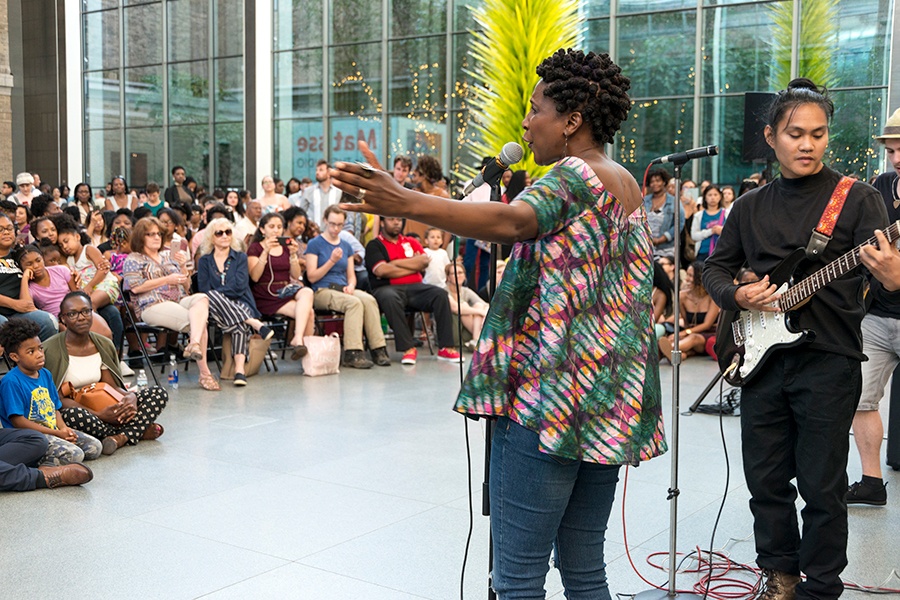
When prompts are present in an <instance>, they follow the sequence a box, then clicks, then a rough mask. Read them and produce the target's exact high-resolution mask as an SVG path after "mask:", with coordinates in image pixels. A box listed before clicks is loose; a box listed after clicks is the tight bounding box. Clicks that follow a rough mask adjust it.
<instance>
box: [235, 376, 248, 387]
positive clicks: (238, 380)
mask: <svg viewBox="0 0 900 600" xmlns="http://www.w3.org/2000/svg"><path fill="white" fill-rule="evenodd" d="M245 385H247V376H246V375H244V374H243V373H235V374H234V387H244V386H245Z"/></svg>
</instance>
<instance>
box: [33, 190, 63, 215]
mask: <svg viewBox="0 0 900 600" xmlns="http://www.w3.org/2000/svg"><path fill="white" fill-rule="evenodd" d="M61 212H62V209H60V208H59V205H58V204H57V203H56V202H54V201H53V198H52V197H51V196H48V195H46V194H41V195H40V196H37V197H36V198H33V199H32V200H31V214H32V215H33V216H34V217H52V216H53V215H58V214H59V213H61Z"/></svg>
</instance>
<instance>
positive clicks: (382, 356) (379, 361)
mask: <svg viewBox="0 0 900 600" xmlns="http://www.w3.org/2000/svg"><path fill="white" fill-rule="evenodd" d="M372 361H373V362H374V363H375V364H376V365H378V366H379V367H389V366H391V357H390V356H388V353H387V348H385V347H384V346H382V347H381V348H375V349H374V350H372Z"/></svg>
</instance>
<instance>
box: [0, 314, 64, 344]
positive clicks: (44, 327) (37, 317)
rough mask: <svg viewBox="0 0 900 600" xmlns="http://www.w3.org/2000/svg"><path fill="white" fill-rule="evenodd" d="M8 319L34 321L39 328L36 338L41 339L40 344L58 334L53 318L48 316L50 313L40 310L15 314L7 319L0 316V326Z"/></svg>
mask: <svg viewBox="0 0 900 600" xmlns="http://www.w3.org/2000/svg"><path fill="white" fill-rule="evenodd" d="M9 319H28V320H29V321H34V322H35V323H37V324H38V325H40V326H41V331H40V333H38V337H39V338H41V341H42V342H46V341H47V340H49V339H50V338H51V337H53V336H54V335H56V334H57V333H59V328H58V327H57V325H56V321H55V320H54V319H53V317H51V316H50V313H48V312H44V311H42V310H33V311H31V312H27V313H15V314H13V315H10V316H9V317H4V316H3V315H0V325H3V324H4V323H6V322H7V321H8V320H9Z"/></svg>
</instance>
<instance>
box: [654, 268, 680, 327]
mask: <svg viewBox="0 0 900 600" xmlns="http://www.w3.org/2000/svg"><path fill="white" fill-rule="evenodd" d="M666 260H671V259H669V258H668V257H660V259H659V260H657V261H654V262H653V292H652V295H651V297H650V298H651V301H652V303H653V322H654V323H655V324H656V338H657V339H659V338H661V337H663V336H665V335H667V334H668V333H671V331H670V330H671V329H672V328H673V327H674V323H673V321H670V320H669V319H671V317H672V310H673V307H674V302H673V299H674V295H675V287H674V283H673V282H672V280H671V279H670V278H669V274H668V273H667V272H666V268H665V267H664V266H663V264H662V262H663V261H666ZM672 271H673V272H674V264H673V265H672ZM667 326H668V327H669V329H670V330H667V329H666V327H667Z"/></svg>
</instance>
